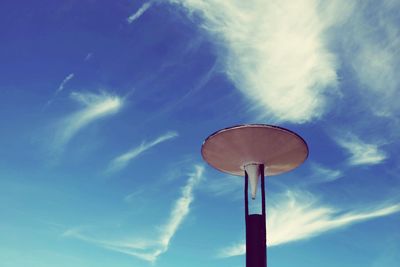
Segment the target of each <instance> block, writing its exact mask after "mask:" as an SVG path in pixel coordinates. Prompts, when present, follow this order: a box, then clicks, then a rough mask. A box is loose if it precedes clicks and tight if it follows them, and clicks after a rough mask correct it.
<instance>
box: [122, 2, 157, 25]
mask: <svg viewBox="0 0 400 267" xmlns="http://www.w3.org/2000/svg"><path fill="white" fill-rule="evenodd" d="M151 5H152V3H151V2H146V3H144V4H143V5H142V6H141V7H140V8H139V9H138V10H137V11H136V12H135V13H133V14H132V15H130V16H129V17H128V18H127V19H126V20H127V21H128V23H129V24H131V23H132V22H134V21H135V20H137V19H138V18H140V16H142V15H143V13H144V12H146V11H147V9H149V8H150V7H151Z"/></svg>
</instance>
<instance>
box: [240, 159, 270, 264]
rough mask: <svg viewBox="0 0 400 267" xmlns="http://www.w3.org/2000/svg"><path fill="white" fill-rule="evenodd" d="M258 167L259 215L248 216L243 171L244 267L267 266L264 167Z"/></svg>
mask: <svg viewBox="0 0 400 267" xmlns="http://www.w3.org/2000/svg"><path fill="white" fill-rule="evenodd" d="M258 167H259V168H260V176H261V203H262V205H261V209H262V212H261V214H249V198H248V184H249V181H248V180H249V177H248V174H247V172H246V171H245V184H244V201H245V219H246V267H266V266H267V246H266V224H265V222H266V221H265V219H266V212H265V177H264V165H263V164H260V165H259V166H258Z"/></svg>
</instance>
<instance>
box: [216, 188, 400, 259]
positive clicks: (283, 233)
mask: <svg viewBox="0 0 400 267" xmlns="http://www.w3.org/2000/svg"><path fill="white" fill-rule="evenodd" d="M397 212H400V204H388V205H382V206H377V207H372V208H371V207H370V208H367V209H355V210H347V211H346V210H343V209H337V208H333V207H330V206H325V205H322V204H321V203H320V202H319V201H318V199H316V198H315V197H314V196H312V195H310V194H306V193H304V192H292V191H288V192H287V193H286V195H285V197H283V198H280V199H278V201H272V202H271V201H270V206H269V210H268V218H267V231H268V235H267V236H268V240H267V243H268V246H269V247H272V246H278V245H283V244H287V243H291V242H294V241H299V240H305V239H309V238H312V237H315V236H317V235H320V234H323V233H325V232H328V231H331V230H334V229H340V228H343V227H346V226H350V225H352V224H354V223H357V222H362V221H366V220H369V219H373V218H378V217H383V216H388V215H390V214H394V213H397ZM244 253H245V244H244V242H240V243H237V244H234V245H232V246H229V247H227V248H224V249H222V250H221V251H220V253H219V256H221V257H231V256H237V255H242V254H244Z"/></svg>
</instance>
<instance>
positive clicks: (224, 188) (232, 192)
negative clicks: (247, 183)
mask: <svg viewBox="0 0 400 267" xmlns="http://www.w3.org/2000/svg"><path fill="white" fill-rule="evenodd" d="M243 185H244V180H243V178H241V177H236V176H233V175H225V176H223V177H218V179H210V180H209V181H208V182H207V184H205V185H204V190H205V191H207V192H209V193H211V194H212V195H214V196H226V195H229V196H230V197H232V198H234V199H237V198H240V199H241V198H243V193H242V192H243Z"/></svg>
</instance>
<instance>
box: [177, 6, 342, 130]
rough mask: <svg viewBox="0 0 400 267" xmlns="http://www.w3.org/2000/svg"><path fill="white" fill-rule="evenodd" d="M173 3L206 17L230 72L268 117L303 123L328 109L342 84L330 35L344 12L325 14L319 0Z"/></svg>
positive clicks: (254, 103) (209, 30)
mask: <svg viewBox="0 0 400 267" xmlns="http://www.w3.org/2000/svg"><path fill="white" fill-rule="evenodd" d="M170 2H172V3H175V4H178V5H181V6H182V7H184V8H185V10H187V11H188V13H189V14H193V13H194V14H196V15H200V16H201V18H202V19H203V24H202V27H203V28H204V29H205V30H206V31H208V32H209V33H210V35H211V36H212V37H213V38H215V39H216V41H217V42H216V43H217V44H219V45H222V49H221V50H222V51H221V52H222V53H221V54H220V55H221V57H222V58H223V59H224V61H225V71H226V73H227V75H228V76H229V78H230V79H231V80H232V81H233V82H234V84H235V85H236V87H237V88H238V89H239V90H240V91H241V92H242V93H243V94H244V95H245V96H246V97H247V98H248V99H249V100H251V103H252V105H251V106H252V107H256V108H258V110H259V111H261V114H262V115H263V116H264V115H269V116H273V117H275V118H276V120H279V121H290V122H297V123H301V122H306V121H310V120H312V119H313V118H318V117H320V116H322V114H323V113H324V112H325V110H326V108H327V94H328V95H329V94H330V93H332V92H333V91H334V90H332V89H333V88H335V87H336V86H337V75H336V68H337V63H336V58H335V56H334V55H333V53H331V52H330V51H329V50H328V48H327V45H326V43H327V40H325V34H326V31H327V30H328V29H329V28H330V27H331V26H332V24H334V23H335V22H336V20H335V19H338V18H339V17H341V15H340V13H339V11H338V12H337V13H338V14H336V15H337V16H329V17H328V16H322V15H321V12H320V10H319V9H320V8H321V5H319V1H316V0H301V1H291V0H284V1H282V0H279V1H278V0H273V1H264V0H252V1H244V2H243V1H202V0H191V1H183V0H170ZM330 11H331V12H334V11H336V10H335V9H332V10H330ZM331 15H332V14H331ZM333 18H335V19H333Z"/></svg>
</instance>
